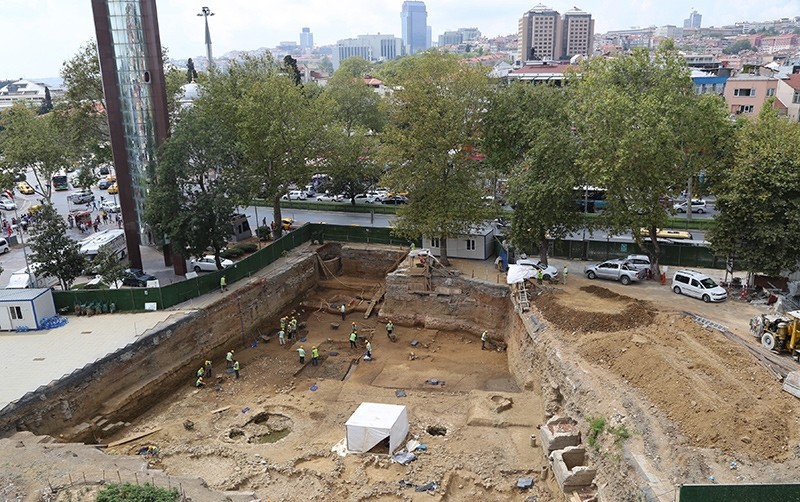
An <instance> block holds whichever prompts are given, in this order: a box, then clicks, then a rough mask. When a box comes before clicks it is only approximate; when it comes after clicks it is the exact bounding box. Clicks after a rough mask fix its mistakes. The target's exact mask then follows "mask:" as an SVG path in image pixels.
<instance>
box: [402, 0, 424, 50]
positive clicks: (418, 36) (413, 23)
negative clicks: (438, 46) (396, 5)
mask: <svg viewBox="0 0 800 502" xmlns="http://www.w3.org/2000/svg"><path fill="white" fill-rule="evenodd" d="M400 21H401V32H402V37H403V50H404V51H405V53H406V54H415V53H417V52H420V51H424V50H425V49H427V48H428V47H430V45H429V44H428V39H429V35H428V11H426V10H425V2H417V1H410V0H406V1H405V2H403V10H402V11H400Z"/></svg>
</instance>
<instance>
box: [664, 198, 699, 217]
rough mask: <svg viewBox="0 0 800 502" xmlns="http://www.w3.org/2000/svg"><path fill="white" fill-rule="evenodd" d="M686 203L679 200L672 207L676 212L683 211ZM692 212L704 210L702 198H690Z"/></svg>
mask: <svg viewBox="0 0 800 502" xmlns="http://www.w3.org/2000/svg"><path fill="white" fill-rule="evenodd" d="M687 206H688V203H687V202H686V201H683V202H679V203H677V204H675V205H673V206H672V209H674V210H675V212H677V213H685V212H686V207H687ZM692 212H693V213H698V214H703V213H705V212H706V201H704V200H703V199H692Z"/></svg>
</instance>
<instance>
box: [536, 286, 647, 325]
mask: <svg viewBox="0 0 800 502" xmlns="http://www.w3.org/2000/svg"><path fill="white" fill-rule="evenodd" d="M580 291H581V293H580V294H578V295H576V294H574V293H570V294H567V293H564V292H558V293H553V294H549V293H545V294H542V295H539V296H538V297H534V300H533V301H534V303H535V304H536V308H538V309H539V311H540V312H541V313H542V315H543V316H544V317H545V319H547V320H548V321H549V322H550V323H551V324H553V325H555V326H557V327H558V328H559V329H562V330H564V331H567V332H573V331H577V332H592V331H602V332H613V331H621V330H626V329H631V328H636V327H641V326H648V325H650V324H652V323H653V320H654V319H655V310H654V309H653V307H652V305H651V304H650V303H649V302H646V301H641V300H636V299H634V298H630V297H628V296H624V295H620V294H617V293H614V292H613V291H610V290H608V289H606V288H603V287H599V286H584V287H582V288H580ZM581 296H582V297H588V298H585V299H586V300H587V301H581V300H583V299H584V298H580V297H581ZM576 305H581V308H575V306H576Z"/></svg>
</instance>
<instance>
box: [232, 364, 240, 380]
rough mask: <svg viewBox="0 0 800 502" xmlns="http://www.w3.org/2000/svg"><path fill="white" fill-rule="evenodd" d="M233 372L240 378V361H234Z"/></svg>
mask: <svg viewBox="0 0 800 502" xmlns="http://www.w3.org/2000/svg"><path fill="white" fill-rule="evenodd" d="M233 374H234V375H236V378H239V361H234V362H233Z"/></svg>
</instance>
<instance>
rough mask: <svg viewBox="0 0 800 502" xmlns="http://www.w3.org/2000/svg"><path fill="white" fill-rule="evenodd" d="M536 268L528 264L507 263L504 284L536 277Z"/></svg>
mask: <svg viewBox="0 0 800 502" xmlns="http://www.w3.org/2000/svg"><path fill="white" fill-rule="evenodd" d="M536 271H537V270H536V269H535V268H533V267H530V266H527V267H526V266H523V265H516V264H513V263H509V265H508V275H507V276H506V284H516V283H518V282H522V281H524V280H525V279H533V278H534V277H536Z"/></svg>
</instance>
